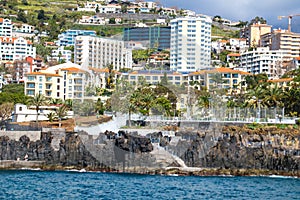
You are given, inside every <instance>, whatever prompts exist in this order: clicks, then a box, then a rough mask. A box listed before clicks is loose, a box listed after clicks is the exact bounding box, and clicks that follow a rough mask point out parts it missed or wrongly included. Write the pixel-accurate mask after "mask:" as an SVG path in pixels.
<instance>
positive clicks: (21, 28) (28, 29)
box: [13, 23, 34, 33]
mask: <svg viewBox="0 0 300 200" xmlns="http://www.w3.org/2000/svg"><path fill="white" fill-rule="evenodd" d="M13 31H14V32H20V33H33V32H34V26H31V25H29V24H20V23H13Z"/></svg>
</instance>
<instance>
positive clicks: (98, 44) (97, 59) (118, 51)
mask: <svg viewBox="0 0 300 200" xmlns="http://www.w3.org/2000/svg"><path fill="white" fill-rule="evenodd" d="M74 62H75V63H76V64H78V65H81V66H82V67H84V68H87V67H92V68H98V69H102V68H105V67H106V66H107V65H109V64H112V65H113V67H114V70H120V69H121V68H129V69H131V68H132V52H131V50H129V49H126V48H125V45H124V41H120V40H113V39H107V38H99V37H92V36H77V37H76V40H75V47H74Z"/></svg>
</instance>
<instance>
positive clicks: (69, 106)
mask: <svg viewBox="0 0 300 200" xmlns="http://www.w3.org/2000/svg"><path fill="white" fill-rule="evenodd" d="M64 105H66V106H67V107H68V109H69V110H73V100H72V99H66V100H65V101H64Z"/></svg>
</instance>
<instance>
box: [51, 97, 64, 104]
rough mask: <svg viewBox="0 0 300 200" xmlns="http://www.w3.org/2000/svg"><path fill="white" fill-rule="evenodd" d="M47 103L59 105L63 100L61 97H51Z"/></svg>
mask: <svg viewBox="0 0 300 200" xmlns="http://www.w3.org/2000/svg"><path fill="white" fill-rule="evenodd" d="M49 104H51V105H61V104H63V101H62V100H61V99H54V98H51V99H50V101H49Z"/></svg>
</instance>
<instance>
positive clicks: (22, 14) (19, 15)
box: [17, 10, 28, 23]
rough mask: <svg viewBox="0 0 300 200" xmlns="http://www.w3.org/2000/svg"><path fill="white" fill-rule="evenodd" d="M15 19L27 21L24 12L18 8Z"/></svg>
mask: <svg viewBox="0 0 300 200" xmlns="http://www.w3.org/2000/svg"><path fill="white" fill-rule="evenodd" d="M17 20H18V21H21V22H23V23H27V22H28V21H27V18H26V14H25V12H24V11H23V10H20V11H19V12H18V14H17Z"/></svg>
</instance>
